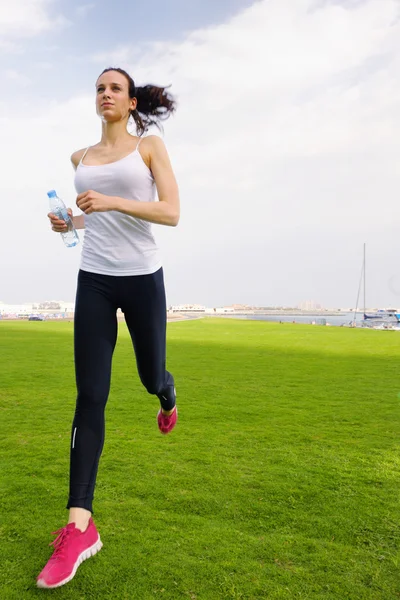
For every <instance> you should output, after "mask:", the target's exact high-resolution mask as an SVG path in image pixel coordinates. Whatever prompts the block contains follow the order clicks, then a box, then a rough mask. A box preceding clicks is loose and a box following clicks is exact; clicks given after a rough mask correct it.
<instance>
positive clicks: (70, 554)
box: [36, 517, 103, 588]
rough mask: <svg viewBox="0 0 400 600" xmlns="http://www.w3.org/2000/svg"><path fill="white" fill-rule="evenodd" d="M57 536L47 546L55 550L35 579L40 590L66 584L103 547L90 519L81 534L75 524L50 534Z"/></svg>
mask: <svg viewBox="0 0 400 600" xmlns="http://www.w3.org/2000/svg"><path fill="white" fill-rule="evenodd" d="M57 534H58V537H57V538H56V539H55V540H54V541H53V542H51V543H50V544H49V546H54V548H55V550H54V552H53V554H52V556H51V558H50V560H49V561H48V562H47V564H46V566H45V567H44V569H43V571H42V572H41V573H40V574H39V575H38V576H37V578H36V582H37V586H38V587H40V588H56V587H60V586H61V585H64V583H68V581H71V579H72V578H73V577H74V576H75V573H76V571H77V568H78V567H79V565H80V564H81V563H82V562H83V561H84V560H86V559H87V558H90V557H91V556H94V555H95V554H96V553H97V552H99V550H101V548H102V546H103V544H102V542H101V541H100V536H99V534H98V532H97V529H96V526H95V524H94V523H93V519H92V517H90V520H89V526H88V528H87V529H86V531H84V532H83V533H82V531H81V530H80V529H77V527H75V523H69V525H66V526H65V527H62V528H61V529H59V530H58V531H54V532H53V533H52V535H57Z"/></svg>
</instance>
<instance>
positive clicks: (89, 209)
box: [76, 190, 116, 215]
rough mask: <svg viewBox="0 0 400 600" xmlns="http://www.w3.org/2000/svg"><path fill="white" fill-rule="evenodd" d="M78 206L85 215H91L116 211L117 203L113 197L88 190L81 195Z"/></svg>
mask: <svg viewBox="0 0 400 600" xmlns="http://www.w3.org/2000/svg"><path fill="white" fill-rule="evenodd" d="M76 205H77V207H78V208H80V210H81V211H82V212H83V213H85V215H90V214H91V213H93V212H106V211H108V210H115V207H116V203H115V198H114V197H113V196H105V195H104V194H100V193H99V192H94V191H93V190H88V191H87V192H83V193H82V194H79V196H78V197H77V199H76Z"/></svg>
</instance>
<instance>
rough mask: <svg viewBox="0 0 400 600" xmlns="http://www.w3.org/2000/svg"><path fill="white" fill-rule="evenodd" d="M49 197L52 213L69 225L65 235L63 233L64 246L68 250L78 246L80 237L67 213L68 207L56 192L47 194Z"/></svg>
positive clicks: (52, 191)
mask: <svg viewBox="0 0 400 600" xmlns="http://www.w3.org/2000/svg"><path fill="white" fill-rule="evenodd" d="M47 195H48V197H49V201H50V210H51V212H52V213H54V214H55V215H56V216H57V217H58V218H59V219H62V220H63V221H65V222H66V224H67V227H68V229H67V231H66V232H65V233H61V237H62V240H63V242H64V244H65V245H66V246H67V247H68V248H71V247H73V246H76V245H77V244H79V237H78V234H77V232H76V229H75V227H74V224H73V222H72V219H71V218H70V216H69V214H68V212H67V207H66V206H65V204H64V202H63V201H62V200H61V198H59V197H58V196H57V194H56V192H55V190H51V191H50V192H47Z"/></svg>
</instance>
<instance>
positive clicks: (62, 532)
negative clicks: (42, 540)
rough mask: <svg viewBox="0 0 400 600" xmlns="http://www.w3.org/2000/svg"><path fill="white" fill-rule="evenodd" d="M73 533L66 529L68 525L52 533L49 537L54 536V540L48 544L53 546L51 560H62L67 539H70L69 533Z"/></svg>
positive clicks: (68, 528) (69, 528)
mask: <svg viewBox="0 0 400 600" xmlns="http://www.w3.org/2000/svg"><path fill="white" fill-rule="evenodd" d="M72 531H73V528H71V527H68V525H66V526H65V527H62V528H61V529H57V531H53V532H52V534H51V535H56V536H57V537H56V539H55V540H53V541H52V542H50V544H49V546H54V552H53V555H52V557H51V558H52V559H55V558H56V559H59V558H63V557H64V556H65V548H66V544H67V541H68V538H69V537H70V535H71V533H72Z"/></svg>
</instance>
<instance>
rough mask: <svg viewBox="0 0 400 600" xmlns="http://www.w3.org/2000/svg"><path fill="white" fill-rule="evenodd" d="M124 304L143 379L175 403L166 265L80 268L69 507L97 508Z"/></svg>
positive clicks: (166, 403) (168, 405) (165, 403)
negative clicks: (109, 270)
mask: <svg viewBox="0 0 400 600" xmlns="http://www.w3.org/2000/svg"><path fill="white" fill-rule="evenodd" d="M118 308H121V310H122V312H123V313H124V316H125V321H126V324H127V326H128V329H129V332H130V334H131V338H132V343H133V347H134V350H135V355H136V363H137V368H138V372H139V376H140V379H141V381H142V383H143V385H144V386H145V388H146V389H147V391H148V392H149V394H155V395H156V396H158V398H159V399H160V403H161V406H162V408H164V409H165V410H171V409H172V408H173V407H174V406H175V388H174V379H173V377H172V375H171V373H169V372H168V371H166V369H165V362H166V349H165V343H166V321H167V319H166V317H167V315H166V300H165V288H164V275H163V269H162V268H161V269H159V270H158V271H157V272H156V273H153V274H151V275H134V276H122V277H121V276H118V277H114V276H110V275H97V274H94V273H88V272H87V271H82V270H81V271H79V274H78V288H77V294H76V304H75V319H74V348H75V374H76V386H77V392H78V395H77V400H76V410H75V416H74V420H73V423H72V432H71V451H70V452H71V454H70V489H69V499H68V504H67V508H70V507H81V508H86V509H87V510H90V511H91V512H93V508H92V502H93V494H94V487H95V482H96V475H97V469H98V465H99V460H100V455H101V452H102V449H103V445H104V409H105V406H106V403H107V398H108V394H109V391H110V380H111V361H112V355H113V352H114V348H115V343H116V341H117V316H116V312H117V309H118Z"/></svg>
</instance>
